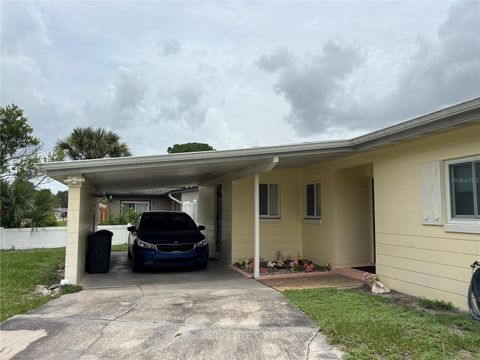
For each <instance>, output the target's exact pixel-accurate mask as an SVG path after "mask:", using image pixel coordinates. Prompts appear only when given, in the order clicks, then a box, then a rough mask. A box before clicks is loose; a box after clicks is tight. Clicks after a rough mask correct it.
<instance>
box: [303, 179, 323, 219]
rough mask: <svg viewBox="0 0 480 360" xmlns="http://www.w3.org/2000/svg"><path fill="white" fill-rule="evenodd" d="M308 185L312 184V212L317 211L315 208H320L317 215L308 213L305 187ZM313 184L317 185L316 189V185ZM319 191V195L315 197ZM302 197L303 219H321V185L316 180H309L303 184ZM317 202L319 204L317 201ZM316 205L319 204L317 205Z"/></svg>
mask: <svg viewBox="0 0 480 360" xmlns="http://www.w3.org/2000/svg"><path fill="white" fill-rule="evenodd" d="M309 185H313V201H314V203H313V211H314V213H315V212H316V211H317V208H318V209H320V214H319V215H308V194H307V187H308V186H309ZM315 185H318V190H320V191H318V190H317V187H316V186H315ZM318 192H320V196H318V198H317V194H318ZM304 199H305V207H304V219H306V220H322V185H321V184H320V182H319V181H316V182H311V183H307V184H305V187H304ZM317 201H318V202H319V204H318V203H317ZM317 205H319V206H318V207H317Z"/></svg>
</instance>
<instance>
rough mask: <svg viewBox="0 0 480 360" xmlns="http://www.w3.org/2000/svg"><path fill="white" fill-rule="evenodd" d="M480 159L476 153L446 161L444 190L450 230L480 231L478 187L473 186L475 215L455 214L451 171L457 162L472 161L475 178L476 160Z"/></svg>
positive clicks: (447, 228)
mask: <svg viewBox="0 0 480 360" xmlns="http://www.w3.org/2000/svg"><path fill="white" fill-rule="evenodd" d="M477 161H480V155H474V156H469V157H463V158H457V159H452V160H447V161H444V177H443V178H444V180H445V181H444V186H445V187H444V189H445V190H444V191H445V194H446V196H445V208H446V219H447V222H446V223H445V230H446V231H449V232H465V233H477V234H478V233H480V208H478V204H477V198H476V195H477V188H476V186H474V187H473V199H474V214H473V216H468V215H460V216H455V215H454V204H453V200H454V194H453V186H452V185H453V184H452V181H451V178H452V174H453V172H450V167H451V166H452V165H457V164H465V163H471V164H472V166H473V172H472V177H473V178H474V179H475V175H476V174H475V171H476V169H475V162H477ZM475 209H476V210H477V215H475Z"/></svg>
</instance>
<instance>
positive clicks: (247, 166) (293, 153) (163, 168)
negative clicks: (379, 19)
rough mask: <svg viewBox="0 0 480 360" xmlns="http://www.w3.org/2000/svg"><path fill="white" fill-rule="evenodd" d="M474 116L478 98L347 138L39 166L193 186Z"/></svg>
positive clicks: (118, 185)
mask: <svg viewBox="0 0 480 360" xmlns="http://www.w3.org/2000/svg"><path fill="white" fill-rule="evenodd" d="M473 122H480V98H475V99H473V100H470V101H467V102H464V103H461V104H458V105H454V106H452V107H449V108H446V109H443V110H440V111H436V112H433V113H430V114H427V115H424V116H421V117H418V118H415V119H412V120H408V121H405V122H402V123H400V124H397V125H394V126H390V127H387V128H384V129H382V130H379V131H375V132H372V133H369V134H366V135H363V136H359V137H356V138H353V139H349V140H339V141H321V142H309V143H299V144H291V145H280V146H267V147H254V148H247V149H235V150H220V151H202V152H192V153H179V154H167V155H153V156H129V157H121V158H104V159H93V160H78V161H64V162H52V163H45V164H37V167H38V169H39V170H40V171H41V172H43V173H45V174H47V175H48V176H50V177H51V178H53V179H55V180H58V181H60V182H63V183H65V181H66V180H67V178H68V177H69V176H78V175H81V176H84V177H85V178H87V179H88V181H89V182H91V183H92V184H93V185H94V186H95V187H96V188H97V190H99V191H101V192H107V191H119V190H132V189H145V188H154V187H181V186H195V185H199V184H202V183H205V182H206V181H209V180H213V179H215V178H218V177H221V176H224V175H228V174H232V173H233V174H235V173H237V174H242V175H243V176H246V175H248V174H249V173H250V172H252V171H258V170H261V169H262V168H263V167H267V168H272V167H274V166H276V168H277V169H281V168H292V167H303V166H309V165H313V164H318V163H319V162H322V161H326V160H332V159H335V158H339V157H342V156H347V155H351V154H354V153H356V152H360V151H366V150H369V149H372V148H376V147H379V146H385V145H389V144H392V143H395V142H398V141H404V140H409V139H414V138H417V137H420V136H424V135H427V134H432V133H436V132H440V131H444V130H445V129H449V128H455V127H460V126H467V125H468V124H471V123H473Z"/></svg>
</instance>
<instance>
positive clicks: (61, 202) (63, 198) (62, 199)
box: [55, 190, 68, 208]
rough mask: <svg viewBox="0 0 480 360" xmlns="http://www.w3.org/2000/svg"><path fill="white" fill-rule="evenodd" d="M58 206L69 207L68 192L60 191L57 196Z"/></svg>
mask: <svg viewBox="0 0 480 360" xmlns="http://www.w3.org/2000/svg"><path fill="white" fill-rule="evenodd" d="M55 197H56V204H57V206H58V207H61V208H66V207H68V190H65V191H59V192H57V193H56V194H55Z"/></svg>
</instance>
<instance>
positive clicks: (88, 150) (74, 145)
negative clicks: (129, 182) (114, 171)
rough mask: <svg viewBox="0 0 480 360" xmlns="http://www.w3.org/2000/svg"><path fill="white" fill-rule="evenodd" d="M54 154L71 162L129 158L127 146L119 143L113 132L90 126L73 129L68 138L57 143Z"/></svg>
mask: <svg viewBox="0 0 480 360" xmlns="http://www.w3.org/2000/svg"><path fill="white" fill-rule="evenodd" d="M55 152H56V153H60V154H61V155H60V156H61V157H67V158H70V159H72V160H85V159H99V158H105V157H121V156H131V153H130V150H129V148H128V145H127V144H125V143H121V142H120V137H119V136H118V135H117V134H115V133H114V132H113V131H107V130H105V129H102V128H98V129H94V128H92V127H90V126H89V127H85V128H81V127H78V128H75V129H73V131H72V133H71V134H70V135H69V136H68V137H66V138H65V139H64V140H60V141H58V142H57V144H56V146H55Z"/></svg>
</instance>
